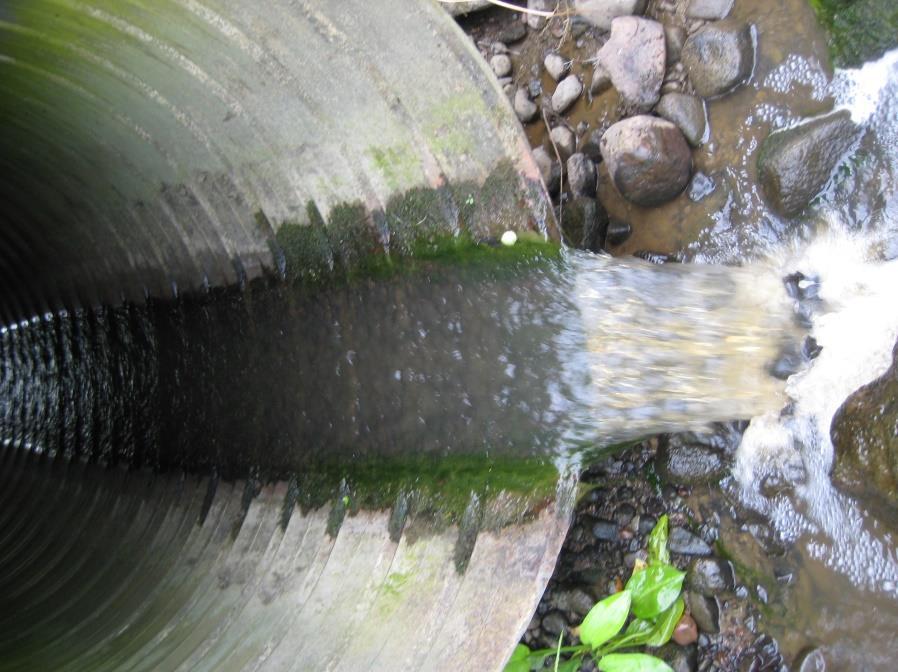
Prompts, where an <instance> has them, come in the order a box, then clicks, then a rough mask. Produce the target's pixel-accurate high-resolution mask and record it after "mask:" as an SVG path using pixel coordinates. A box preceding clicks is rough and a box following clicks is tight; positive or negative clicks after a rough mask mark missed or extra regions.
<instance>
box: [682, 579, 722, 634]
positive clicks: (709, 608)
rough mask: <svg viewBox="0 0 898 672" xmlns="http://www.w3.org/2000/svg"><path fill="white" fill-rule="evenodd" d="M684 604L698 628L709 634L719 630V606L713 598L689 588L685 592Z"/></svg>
mask: <svg viewBox="0 0 898 672" xmlns="http://www.w3.org/2000/svg"><path fill="white" fill-rule="evenodd" d="M686 604H687V605H689V613H691V614H692V618H694V619H695V623H696V625H698V629H699V630H701V631H702V632H704V633H707V634H709V635H713V634H716V633H718V632H720V607H718V606H717V600H716V599H715V598H713V597H707V596H705V595H702V594H701V593H698V592H695V591H692V590H690V591H689V592H687V593H686Z"/></svg>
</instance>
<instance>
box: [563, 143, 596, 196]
mask: <svg viewBox="0 0 898 672" xmlns="http://www.w3.org/2000/svg"><path fill="white" fill-rule="evenodd" d="M559 149H560V148H559ZM567 175H568V184H569V185H570V189H571V193H572V194H574V196H595V195H596V165H595V164H594V163H593V162H592V161H591V160H590V159H589V158H588V157H587V156H586V155H585V154H581V153H576V154H571V156H570V158H569V159H568V160H567Z"/></svg>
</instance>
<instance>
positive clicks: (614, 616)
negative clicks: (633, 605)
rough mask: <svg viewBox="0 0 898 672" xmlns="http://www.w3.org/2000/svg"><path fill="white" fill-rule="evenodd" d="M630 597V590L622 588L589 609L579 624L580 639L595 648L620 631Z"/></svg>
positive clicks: (627, 610)
mask: <svg viewBox="0 0 898 672" xmlns="http://www.w3.org/2000/svg"><path fill="white" fill-rule="evenodd" d="M630 599H631V595H630V591H629V590H622V591H621V592H619V593H615V594H614V595H609V596H608V597H606V598H605V599H604V600H602V601H601V602H599V603H598V604H596V605H595V606H594V607H593V608H592V609H590V610H589V613H588V614H586V618H584V619H583V623H582V624H581V625H580V641H581V642H583V643H584V644H588V645H589V646H591V647H593V648H596V647H597V646H601V645H602V644H604V643H605V642H607V641H608V640H609V639H611V638H612V637H614V636H615V635H616V634H617V633H618V632H620V629H621V628H622V627H624V622H625V621H626V620H627V614H629V613H630Z"/></svg>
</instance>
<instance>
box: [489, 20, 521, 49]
mask: <svg viewBox="0 0 898 672" xmlns="http://www.w3.org/2000/svg"><path fill="white" fill-rule="evenodd" d="M525 37H527V26H525V25H524V22H523V21H512V22H511V23H509V24H507V25H506V26H505V27H504V28H503V29H502V30H500V31H499V33H498V34H497V35H496V38H497V39H498V40H499V41H500V42H505V43H506V44H512V43H514V42H519V41H521V40H523V39H524V38H525Z"/></svg>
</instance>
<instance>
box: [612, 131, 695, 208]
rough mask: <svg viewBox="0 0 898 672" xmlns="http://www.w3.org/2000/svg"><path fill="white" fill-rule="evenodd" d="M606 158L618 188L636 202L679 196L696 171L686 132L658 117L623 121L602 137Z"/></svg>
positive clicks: (648, 203)
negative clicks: (694, 170) (693, 171)
mask: <svg viewBox="0 0 898 672" xmlns="http://www.w3.org/2000/svg"><path fill="white" fill-rule="evenodd" d="M601 151H602V158H603V159H604V161H605V165H606V166H607V167H608V173H609V174H610V175H611V179H612V181H613V182H614V186H615V187H617V190H618V191H619V192H620V193H621V194H622V195H623V196H624V198H626V199H627V200H629V201H631V202H632V203H636V204H637V205H642V206H653V205H659V204H661V203H664V202H666V201H669V200H671V199H672V198H674V197H675V196H677V195H678V194H679V193H680V192H681V191H683V189H684V188H685V187H686V184H687V183H688V182H689V178H690V176H691V174H692V153H691V151H690V150H689V145H688V144H687V143H686V138H684V137H683V133H682V132H681V131H680V129H679V128H677V127H676V126H675V125H674V124H672V123H670V122H669V121H665V120H664V119H659V118H658V117H650V116H648V115H638V116H635V117H630V118H629V119H624V120H623V121H619V122H617V123H616V124H614V125H613V126H611V128H609V129H608V130H607V131H605V134H604V135H603V136H602V142H601Z"/></svg>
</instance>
